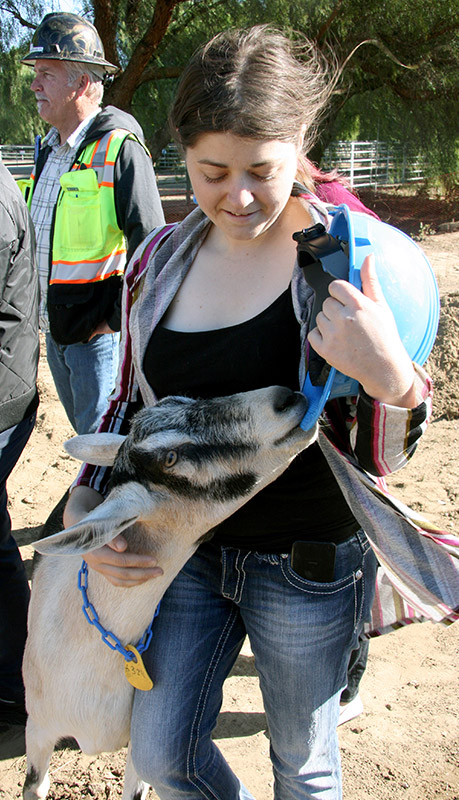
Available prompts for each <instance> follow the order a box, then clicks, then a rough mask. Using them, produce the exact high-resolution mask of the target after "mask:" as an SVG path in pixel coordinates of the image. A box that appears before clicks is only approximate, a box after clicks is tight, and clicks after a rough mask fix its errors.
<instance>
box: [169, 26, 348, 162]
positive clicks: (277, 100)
mask: <svg viewBox="0 0 459 800" xmlns="http://www.w3.org/2000/svg"><path fill="white" fill-rule="evenodd" d="M333 85H334V79H333V75H332V74H331V69H330V67H329V65H328V63H327V62H326V61H325V59H324V58H323V56H322V55H321V54H320V52H319V51H318V50H317V49H316V48H315V47H314V45H313V44H312V43H311V42H309V41H308V40H306V39H303V40H302V41H301V42H293V41H291V40H290V39H288V38H287V37H286V36H284V35H283V34H282V33H281V32H280V31H278V30H276V29H273V28H271V27H270V26H268V25H257V26H255V27H253V28H249V29H247V30H246V29H232V30H231V29H230V30H228V31H225V32H223V33H219V34H218V35H217V36H215V37H214V38H213V39H211V40H210V42H208V43H207V44H205V45H204V46H202V47H200V48H199V49H198V50H197V51H196V52H195V53H194V55H193V56H192V58H191V59H190V61H189V63H188V64H187V66H186V67H185V69H184V72H183V74H182V77H181V80H180V82H179V85H178V89H177V94H176V98H175V101H174V104H173V106H172V110H171V113H170V118H169V119H170V125H171V130H172V134H173V136H174V138H175V139H176V141H177V142H178V143H179V144H180V145H181V146H182V147H183V148H184V149H185V150H186V148H187V147H192V146H193V145H194V144H195V143H196V141H197V139H198V137H199V136H200V135H201V134H202V133H209V132H213V131H215V132H230V133H233V134H234V135H236V136H241V137H243V138H250V139H265V140H266V139H268V140H269V139H280V140H282V141H286V142H290V141H295V140H298V139H299V137H300V136H301V134H302V133H303V132H305V142H304V152H307V150H308V149H309V148H310V146H311V144H312V142H313V141H314V138H315V133H316V126H317V122H318V120H319V118H320V114H321V112H322V111H323V109H324V107H325V105H326V103H327V100H328V98H329V95H330V92H331V89H332V87H333Z"/></svg>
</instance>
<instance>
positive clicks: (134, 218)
mask: <svg viewBox="0 0 459 800" xmlns="http://www.w3.org/2000/svg"><path fill="white" fill-rule="evenodd" d="M115 206H116V215H117V219H118V225H119V226H120V228H121V230H122V231H123V233H124V235H125V237H126V239H127V243H128V250H127V260H128V261H129V259H130V258H131V256H132V254H133V252H134V250H135V249H136V247H137V246H138V245H139V244H140V243H141V242H142V241H143V239H144V238H145V236H147V234H148V233H150V231H152V230H153V228H156V227H158V226H159V225H164V222H165V220H164V212H163V209H162V206H161V200H160V197H159V191H158V186H157V183H156V176H155V172H154V169H153V163H152V160H151V158H150V156H148V155H147V153H146V151H145V150H144V148H143V147H142V145H141V144H139V142H137V141H135V140H134V139H126V140H125V142H124V143H123V146H122V148H121V151H120V154H119V156H118V159H117V163H116V166H115Z"/></svg>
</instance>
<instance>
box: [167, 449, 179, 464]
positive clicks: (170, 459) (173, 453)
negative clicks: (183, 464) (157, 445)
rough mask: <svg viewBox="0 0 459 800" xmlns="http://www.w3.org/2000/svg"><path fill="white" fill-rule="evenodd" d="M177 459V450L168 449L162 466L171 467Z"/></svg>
mask: <svg viewBox="0 0 459 800" xmlns="http://www.w3.org/2000/svg"><path fill="white" fill-rule="evenodd" d="M177 459H178V453H177V450H169V452H168V453H166V458H165V459H164V466H165V467H173V466H174V464H175V463H176V461H177Z"/></svg>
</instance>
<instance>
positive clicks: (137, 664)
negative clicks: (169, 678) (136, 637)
mask: <svg viewBox="0 0 459 800" xmlns="http://www.w3.org/2000/svg"><path fill="white" fill-rule="evenodd" d="M126 650H130V651H131V653H134V656H135V660H134V659H132V661H126V662H125V664H124V673H125V675H126V678H127V679H128V681H129V683H130V684H131V686H134V688H135V689H141V691H142V692H149V691H150V689H153V681H152V680H151V678H150V676H149V674H148V672H147V670H146V669H145V665H144V663H143V661H142V656H141V655H140V653H138V652H137V650H136V649H135V647H133V646H132V644H128V645H126Z"/></svg>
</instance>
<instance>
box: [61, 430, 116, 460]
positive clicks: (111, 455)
mask: <svg viewBox="0 0 459 800" xmlns="http://www.w3.org/2000/svg"><path fill="white" fill-rule="evenodd" d="M125 438H126V437H125V436H121V435H120V434H118V433H86V434H84V435H82V436H74V437H73V439H68V441H66V442H64V448H65V449H66V451H67V453H68V454H69V455H70V456H73V458H78V459H79V460H80V461H86V462H87V463H88V464H96V466H99V467H111V466H112V464H113V462H114V460H115V458H116V454H117V452H118V450H119V449H120V447H121V445H122V444H123V442H124V440H125Z"/></svg>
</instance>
